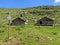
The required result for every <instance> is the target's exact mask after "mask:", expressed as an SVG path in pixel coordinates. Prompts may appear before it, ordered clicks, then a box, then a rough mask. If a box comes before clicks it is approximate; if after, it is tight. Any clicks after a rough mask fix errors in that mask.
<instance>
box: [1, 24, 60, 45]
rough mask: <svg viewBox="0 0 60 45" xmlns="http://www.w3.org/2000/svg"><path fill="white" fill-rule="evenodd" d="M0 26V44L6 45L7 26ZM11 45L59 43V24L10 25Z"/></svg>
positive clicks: (56, 44) (54, 44) (52, 44)
mask: <svg viewBox="0 0 60 45" xmlns="http://www.w3.org/2000/svg"><path fill="white" fill-rule="evenodd" d="M7 27H8V26H2V27H1V28H0V45H5V44H6V45H8V41H7V37H8V33H7V30H8V28H7ZM10 38H11V39H10V41H9V42H10V44H11V45H13V44H14V45H18V44H19V45H60V42H59V41H60V26H34V25H24V26H11V27H10Z"/></svg>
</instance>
